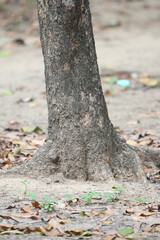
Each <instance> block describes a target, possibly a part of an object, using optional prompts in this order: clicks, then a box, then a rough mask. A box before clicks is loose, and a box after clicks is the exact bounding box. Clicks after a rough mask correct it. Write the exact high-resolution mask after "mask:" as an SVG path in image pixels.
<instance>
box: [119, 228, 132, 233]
mask: <svg viewBox="0 0 160 240" xmlns="http://www.w3.org/2000/svg"><path fill="white" fill-rule="evenodd" d="M118 233H120V234H130V233H134V231H133V229H132V228H130V227H128V228H120V229H119V230H118Z"/></svg>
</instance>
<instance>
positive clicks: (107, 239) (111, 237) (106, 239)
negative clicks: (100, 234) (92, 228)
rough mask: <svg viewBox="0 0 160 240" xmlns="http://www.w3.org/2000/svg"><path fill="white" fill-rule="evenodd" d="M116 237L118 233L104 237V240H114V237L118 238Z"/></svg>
mask: <svg viewBox="0 0 160 240" xmlns="http://www.w3.org/2000/svg"><path fill="white" fill-rule="evenodd" d="M116 237H117V234H114V235H112V236H108V237H105V238H103V240H114V239H116Z"/></svg>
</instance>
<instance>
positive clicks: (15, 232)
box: [0, 230, 23, 235]
mask: <svg viewBox="0 0 160 240" xmlns="http://www.w3.org/2000/svg"><path fill="white" fill-rule="evenodd" d="M8 233H13V234H23V232H20V231H18V230H8V231H4V232H1V233H0V235H3V234H8Z"/></svg>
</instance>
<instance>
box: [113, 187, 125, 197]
mask: <svg viewBox="0 0 160 240" xmlns="http://www.w3.org/2000/svg"><path fill="white" fill-rule="evenodd" d="M112 188H113V189H114V190H116V191H117V192H118V194H119V195H120V194H121V193H122V191H123V189H124V188H125V186H124V185H123V186H119V185H114V186H112Z"/></svg>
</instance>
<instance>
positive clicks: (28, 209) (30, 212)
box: [21, 205, 39, 216]
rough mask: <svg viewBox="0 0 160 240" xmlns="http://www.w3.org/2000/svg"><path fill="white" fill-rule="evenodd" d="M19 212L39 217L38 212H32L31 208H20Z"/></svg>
mask: <svg viewBox="0 0 160 240" xmlns="http://www.w3.org/2000/svg"><path fill="white" fill-rule="evenodd" d="M21 210H22V211H24V212H25V213H29V214H31V215H32V216H34V215H39V213H38V212H32V210H31V207H30V206H29V205H27V206H24V207H22V208H21Z"/></svg>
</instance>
